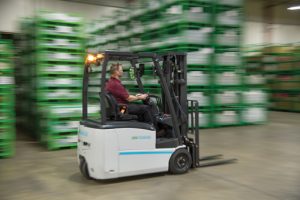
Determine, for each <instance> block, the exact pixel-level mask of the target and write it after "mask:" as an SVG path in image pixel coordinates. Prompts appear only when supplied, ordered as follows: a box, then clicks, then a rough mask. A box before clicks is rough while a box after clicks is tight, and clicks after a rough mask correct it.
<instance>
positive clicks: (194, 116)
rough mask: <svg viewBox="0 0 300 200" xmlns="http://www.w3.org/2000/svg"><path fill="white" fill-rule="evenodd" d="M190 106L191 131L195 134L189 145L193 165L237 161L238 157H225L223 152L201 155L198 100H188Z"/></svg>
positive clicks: (204, 165) (203, 165)
mask: <svg viewBox="0 0 300 200" xmlns="http://www.w3.org/2000/svg"><path fill="white" fill-rule="evenodd" d="M188 104H189V107H190V108H191V110H190V113H191V127H190V129H191V133H192V134H193V135H194V139H191V138H189V142H188V144H187V146H189V148H190V150H191V155H192V159H193V163H192V167H193V168H195V167H208V166H216V165H223V164H229V163H233V162H236V161H237V159H236V158H229V159H223V158H222V157H223V155H222V154H216V155H209V156H204V157H200V153H199V150H200V138H199V111H198V109H199V106H198V102H197V101H195V100H188Z"/></svg>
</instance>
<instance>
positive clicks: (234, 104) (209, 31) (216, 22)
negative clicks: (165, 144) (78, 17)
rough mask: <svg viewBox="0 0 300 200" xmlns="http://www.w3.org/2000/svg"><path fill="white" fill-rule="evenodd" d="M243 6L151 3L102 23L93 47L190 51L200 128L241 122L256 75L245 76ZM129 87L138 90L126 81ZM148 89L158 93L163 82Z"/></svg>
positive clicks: (236, 2)
mask: <svg viewBox="0 0 300 200" xmlns="http://www.w3.org/2000/svg"><path fill="white" fill-rule="evenodd" d="M242 4H243V1H242V0H215V1H210V0H167V1H159V0H157V1H151V3H147V2H146V1H145V2H144V5H147V7H144V8H142V9H138V10H134V11H132V12H129V13H127V14H124V15H121V16H120V17H117V18H116V19H109V20H105V21H102V22H101V23H98V25H97V26H96V28H95V30H94V31H93V34H94V38H95V39H93V41H97V42H96V43H95V42H93V41H90V42H91V44H90V49H91V50H103V51H104V50H109V49H110V50H121V51H134V52H140V51H150V52H158V53H160V52H171V51H180V52H187V66H188V69H187V70H188V74H187V76H188V80H187V82H188V98H189V99H195V100H198V103H199V105H200V110H199V112H200V119H199V121H200V126H201V127H214V126H223V125H241V124H243V121H242V118H241V116H242V113H243V111H244V110H246V111H247V106H248V105H247V103H244V101H243V96H244V95H243V94H244V93H247V92H249V90H248V89H247V87H248V86H250V85H253V86H255V84H253V83H252V82H251V80H252V79H253V77H250V78H249V77H245V78H244V73H243V70H242V69H243V68H242V67H243V62H242V55H241V50H240V44H241V37H240V36H241V25H242V17H241V16H242ZM97 27H98V28H97ZM149 73H150V72H149ZM143 78H144V79H146V80H149V79H151V78H153V76H151V73H150V74H148V75H146V77H143ZM248 79H249V80H250V79H251V80H250V83H247V81H248ZM153 81H154V82H155V80H153ZM252 81H253V80H252ZM125 85H127V87H129V88H130V90H131V91H133V92H135V91H137V88H136V87H133V86H131V85H130V84H129V83H128V84H127V82H126V81H125ZM146 88H147V91H149V92H150V93H151V92H154V93H155V92H157V91H158V90H159V88H160V85H159V84H156V83H153V84H151V85H149V84H148V85H147V87H146ZM250 91H251V90H250Z"/></svg>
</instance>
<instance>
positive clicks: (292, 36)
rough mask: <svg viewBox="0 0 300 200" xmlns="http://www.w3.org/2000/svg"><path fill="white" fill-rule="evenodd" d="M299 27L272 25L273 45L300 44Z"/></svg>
mask: <svg viewBox="0 0 300 200" xmlns="http://www.w3.org/2000/svg"><path fill="white" fill-rule="evenodd" d="M299 32H300V26H295V25H281V24H275V25H273V38H272V42H273V43H275V44H276V43H281V44H285V43H295V42H300V34H299Z"/></svg>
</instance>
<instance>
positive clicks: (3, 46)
mask: <svg viewBox="0 0 300 200" xmlns="http://www.w3.org/2000/svg"><path fill="white" fill-rule="evenodd" d="M12 59H13V48H12V42H11V41H8V40H3V39H0V129H1V130H0V158H6V157H10V156H12V155H13V154H14V152H15V148H14V141H15V103H14V96H15V91H14V89H15V84H14V69H13V64H12V63H13V60H12Z"/></svg>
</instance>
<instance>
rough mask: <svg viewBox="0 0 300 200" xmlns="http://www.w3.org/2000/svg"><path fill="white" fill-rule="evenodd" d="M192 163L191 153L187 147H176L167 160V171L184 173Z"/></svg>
mask: <svg viewBox="0 0 300 200" xmlns="http://www.w3.org/2000/svg"><path fill="white" fill-rule="evenodd" d="M191 164H192V157H191V154H190V153H189V151H188V150H187V149H178V150H176V151H175V153H174V154H173V155H172V157H171V159H170V162H169V171H170V172H171V173H173V174H183V173H186V172H187V171H188V170H189V168H190V167H191Z"/></svg>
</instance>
